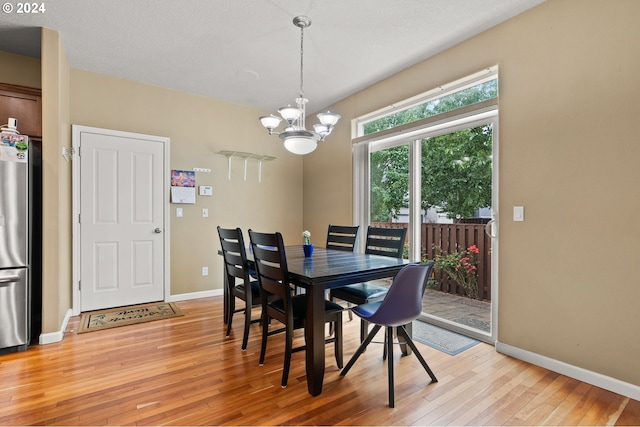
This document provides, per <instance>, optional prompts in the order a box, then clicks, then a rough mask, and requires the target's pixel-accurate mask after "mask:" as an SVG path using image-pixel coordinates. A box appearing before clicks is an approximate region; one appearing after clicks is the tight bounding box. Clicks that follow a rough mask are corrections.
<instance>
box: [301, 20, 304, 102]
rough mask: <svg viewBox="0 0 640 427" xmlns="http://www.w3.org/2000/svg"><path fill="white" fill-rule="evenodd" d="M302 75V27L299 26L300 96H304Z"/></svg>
mask: <svg viewBox="0 0 640 427" xmlns="http://www.w3.org/2000/svg"><path fill="white" fill-rule="evenodd" d="M303 76H304V27H300V98H304V90H303V89H302V87H303Z"/></svg>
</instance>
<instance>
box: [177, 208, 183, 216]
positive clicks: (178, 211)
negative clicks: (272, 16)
mask: <svg viewBox="0 0 640 427" xmlns="http://www.w3.org/2000/svg"><path fill="white" fill-rule="evenodd" d="M176 216H177V217H178V218H182V208H176Z"/></svg>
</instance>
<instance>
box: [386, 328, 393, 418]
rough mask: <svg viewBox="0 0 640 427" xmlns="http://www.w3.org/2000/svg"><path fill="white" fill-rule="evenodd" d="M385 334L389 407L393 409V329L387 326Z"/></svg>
mask: <svg viewBox="0 0 640 427" xmlns="http://www.w3.org/2000/svg"><path fill="white" fill-rule="evenodd" d="M386 332H387V333H386V337H387V340H386V341H387V354H388V357H389V359H388V360H387V366H388V368H387V372H388V374H389V407H390V408H393V407H394V406H395V401H394V400H395V399H394V396H393V328H392V327H391V326H387V331H386Z"/></svg>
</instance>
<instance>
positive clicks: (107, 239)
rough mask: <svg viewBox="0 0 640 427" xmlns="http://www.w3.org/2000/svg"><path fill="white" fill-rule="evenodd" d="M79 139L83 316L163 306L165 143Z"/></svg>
mask: <svg viewBox="0 0 640 427" xmlns="http://www.w3.org/2000/svg"><path fill="white" fill-rule="evenodd" d="M76 134H78V135H79V144H78V147H79V152H80V157H79V162H80V170H79V182H78V184H79V199H80V200H79V234H80V236H79V249H80V250H79V252H78V253H77V255H76V261H77V262H79V266H80V271H79V279H80V281H79V289H80V306H81V311H89V310H97V309H102V308H110V307H119V306H124V305H131V304H139V303H145V302H153V301H163V300H164V295H165V292H164V291H165V280H166V278H165V262H166V261H165V260H166V257H165V251H166V250H167V248H166V247H165V246H166V239H165V236H164V233H165V228H166V223H165V206H164V205H165V196H164V183H165V181H166V180H165V179H164V176H165V175H164V174H165V167H164V165H165V143H166V142H167V140H166V138H158V137H154V136H147V135H140V134H130V133H125V132H118V131H109V130H104V129H94V128H84V129H83V130H82V131H80V132H75V131H74V144H75V143H76V142H75V136H76ZM78 258H79V259H78Z"/></svg>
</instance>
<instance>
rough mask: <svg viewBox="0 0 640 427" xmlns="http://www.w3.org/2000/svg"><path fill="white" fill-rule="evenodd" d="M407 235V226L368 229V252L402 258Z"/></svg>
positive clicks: (366, 251) (366, 250)
mask: <svg viewBox="0 0 640 427" xmlns="http://www.w3.org/2000/svg"><path fill="white" fill-rule="evenodd" d="M406 237H407V229H406V228H380V227H371V226H369V228H368V229H367V247H366V249H365V251H364V253H366V254H372V255H382V256H388V257H392V258H402V251H403V250H404V241H405V238H406Z"/></svg>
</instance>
